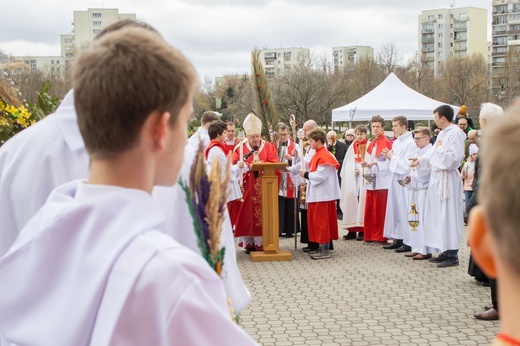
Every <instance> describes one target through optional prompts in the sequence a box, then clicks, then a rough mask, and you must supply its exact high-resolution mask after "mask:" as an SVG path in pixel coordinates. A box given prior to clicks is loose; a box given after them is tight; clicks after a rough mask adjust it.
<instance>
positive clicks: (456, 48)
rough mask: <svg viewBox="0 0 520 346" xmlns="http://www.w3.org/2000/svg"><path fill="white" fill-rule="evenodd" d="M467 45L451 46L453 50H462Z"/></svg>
mask: <svg viewBox="0 0 520 346" xmlns="http://www.w3.org/2000/svg"><path fill="white" fill-rule="evenodd" d="M467 49H468V47H467V46H455V47H453V50H455V51H462V50H467Z"/></svg>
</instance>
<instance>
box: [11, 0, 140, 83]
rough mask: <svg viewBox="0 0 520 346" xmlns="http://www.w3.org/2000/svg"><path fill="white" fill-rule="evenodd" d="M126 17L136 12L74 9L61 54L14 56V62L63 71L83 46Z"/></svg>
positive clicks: (63, 37)
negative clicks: (72, 19)
mask: <svg viewBox="0 0 520 346" xmlns="http://www.w3.org/2000/svg"><path fill="white" fill-rule="evenodd" d="M124 19H131V20H135V19H136V16H135V14H123V13H119V10H118V9H115V8H89V9H88V10H87V11H74V21H73V22H72V27H73V29H72V31H71V33H70V34H66V35H61V37H60V43H61V56H13V57H11V60H12V61H14V62H24V63H26V64H27V65H29V67H30V69H31V70H32V71H35V70H46V71H48V72H51V73H53V74H54V73H58V74H59V73H61V72H62V71H63V70H64V68H67V67H69V66H70V63H71V60H72V57H73V56H74V54H75V52H76V51H78V50H79V49H80V48H81V47H83V46H86V45H88V44H89V43H90V42H91V41H92V40H93V39H94V37H95V36H96V35H97V34H98V33H99V32H100V31H101V30H103V29H104V28H106V27H107V26H109V25H111V24H113V23H115V22H117V21H120V20H124Z"/></svg>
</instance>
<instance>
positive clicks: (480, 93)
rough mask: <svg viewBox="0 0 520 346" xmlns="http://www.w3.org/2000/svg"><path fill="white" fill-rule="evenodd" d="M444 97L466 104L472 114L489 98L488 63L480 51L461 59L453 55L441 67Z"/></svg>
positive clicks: (459, 103)
mask: <svg viewBox="0 0 520 346" xmlns="http://www.w3.org/2000/svg"><path fill="white" fill-rule="evenodd" d="M439 80H440V82H441V84H442V88H443V95H444V99H445V100H447V101H448V102H450V103H453V104H456V105H466V106H467V107H468V110H469V111H470V114H471V113H473V114H477V113H478V111H479V107H480V104H481V103H482V102H484V101H485V100H487V88H488V81H489V73H488V65H487V63H486V60H485V59H484V57H483V56H482V54H480V53H474V54H473V55H471V56H469V57H466V58H463V59H460V58H455V57H451V58H449V59H448V60H447V61H446V63H445V64H444V66H442V67H441V68H440V69H439Z"/></svg>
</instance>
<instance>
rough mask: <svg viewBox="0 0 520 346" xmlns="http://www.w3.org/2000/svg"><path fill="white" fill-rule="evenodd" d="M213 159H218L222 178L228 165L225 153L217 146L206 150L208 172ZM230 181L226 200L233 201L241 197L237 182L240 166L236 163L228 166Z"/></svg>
mask: <svg viewBox="0 0 520 346" xmlns="http://www.w3.org/2000/svg"><path fill="white" fill-rule="evenodd" d="M214 160H218V162H219V163H220V167H221V177H222V179H224V177H225V174H226V166H227V165H228V162H227V157H226V154H224V152H223V151H222V149H221V148H219V147H213V148H211V149H210V150H209V152H208V159H207V164H208V174H209V172H210V171H211V165H212V164H213V161H214ZM229 169H230V172H229V174H230V181H229V190H228V192H229V195H228V198H227V202H229V201H234V200H236V199H240V198H242V191H240V185H239V183H238V180H239V174H240V168H238V166H237V165H231V166H230V168H229Z"/></svg>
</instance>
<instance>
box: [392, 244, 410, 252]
mask: <svg viewBox="0 0 520 346" xmlns="http://www.w3.org/2000/svg"><path fill="white" fill-rule="evenodd" d="M410 251H412V248H411V247H409V246H408V245H404V244H403V245H401V246H400V247H399V248H397V249H396V250H395V252H410Z"/></svg>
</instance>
